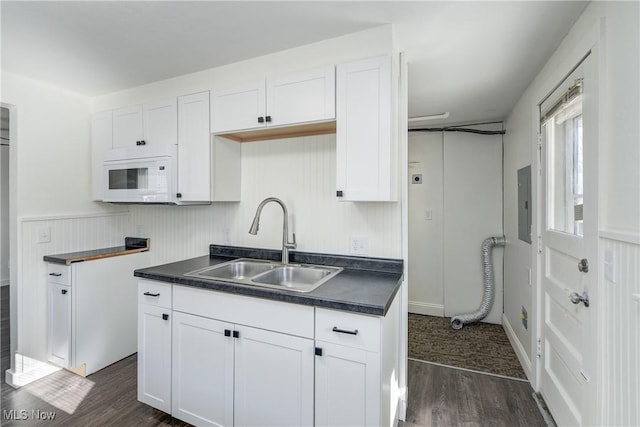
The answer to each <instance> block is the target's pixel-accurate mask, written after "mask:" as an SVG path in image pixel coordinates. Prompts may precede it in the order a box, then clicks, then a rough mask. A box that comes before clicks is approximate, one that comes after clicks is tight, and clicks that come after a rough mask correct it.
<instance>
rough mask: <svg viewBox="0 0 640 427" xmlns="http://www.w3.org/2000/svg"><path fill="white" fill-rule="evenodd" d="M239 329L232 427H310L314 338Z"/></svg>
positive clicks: (245, 328)
mask: <svg viewBox="0 0 640 427" xmlns="http://www.w3.org/2000/svg"><path fill="white" fill-rule="evenodd" d="M237 329H238V332H239V338H238V339H237V340H236V376H235V404H234V406H235V425H239V426H311V425H313V363H314V361H313V357H314V356H313V354H314V353H313V351H314V347H313V340H311V339H308V338H300V337H294V336H290V335H285V334H279V333H276V332H270V331H265V330H262V329H254V328H250V327H237Z"/></svg>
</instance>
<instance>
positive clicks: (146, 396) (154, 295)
mask: <svg viewBox="0 0 640 427" xmlns="http://www.w3.org/2000/svg"><path fill="white" fill-rule="evenodd" d="M172 317H173V316H172V315H171V285H170V284H168V283H160V282H143V281H140V282H139V283H138V400H140V401H141V402H144V403H146V404H148V405H151V406H153V407H154V408H157V409H160V410H161V411H164V412H171V322H172Z"/></svg>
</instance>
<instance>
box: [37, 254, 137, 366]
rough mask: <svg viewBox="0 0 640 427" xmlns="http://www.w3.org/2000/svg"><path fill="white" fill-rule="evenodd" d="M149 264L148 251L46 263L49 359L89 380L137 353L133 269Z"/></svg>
mask: <svg viewBox="0 0 640 427" xmlns="http://www.w3.org/2000/svg"><path fill="white" fill-rule="evenodd" d="M147 265H148V253H147V252H143V253H137V254H130V255H123V256H116V257H112V258H103V259H98V260H92V261H85V262H79V263H73V264H71V265H63V264H56V263H47V287H48V291H47V293H48V298H47V330H48V360H49V361H50V362H52V363H54V364H56V365H58V366H61V367H64V368H77V367H82V366H83V365H84V369H85V373H86V375H89V374H91V373H93V372H96V371H98V370H100V369H102V368H104V367H106V366H108V365H110V364H112V363H115V362H117V361H118V360H121V359H123V358H125V357H127V356H130V355H132V354H133V353H135V352H136V341H137V337H136V328H135V325H136V303H135V301H136V298H135V289H136V288H135V285H136V279H135V278H134V277H133V270H135V269H137V268H143V267H146V266H147ZM96 343H99V345H97V344H96Z"/></svg>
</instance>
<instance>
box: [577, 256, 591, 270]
mask: <svg viewBox="0 0 640 427" xmlns="http://www.w3.org/2000/svg"><path fill="white" fill-rule="evenodd" d="M578 271H580V272H581V273H588V272H589V261H587V259H586V258H582V259H581V260H580V261H579V262H578Z"/></svg>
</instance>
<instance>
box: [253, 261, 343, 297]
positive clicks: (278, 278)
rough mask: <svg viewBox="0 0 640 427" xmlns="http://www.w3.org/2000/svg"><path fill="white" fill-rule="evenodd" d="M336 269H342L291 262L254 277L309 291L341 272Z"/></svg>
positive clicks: (301, 290)
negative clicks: (292, 263) (293, 263)
mask: <svg viewBox="0 0 640 427" xmlns="http://www.w3.org/2000/svg"><path fill="white" fill-rule="evenodd" d="M336 270H342V269H337V268H335V267H324V266H323V267H320V266H302V265H291V264H289V265H287V266H286V267H285V266H283V267H278V268H274V269H273V270H271V271H267V272H266V273H263V274H260V275H258V276H257V277H254V278H253V282H254V283H257V284H261V285H269V286H271V287H279V288H286V289H291V290H296V291H298V292H309V291H312V290H313V289H315V288H317V287H318V286H320V285H321V284H323V283H324V282H326V281H327V280H329V279H330V278H331V277H333V276H335V275H336V274H338V273H339V272H340V271H336Z"/></svg>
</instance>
